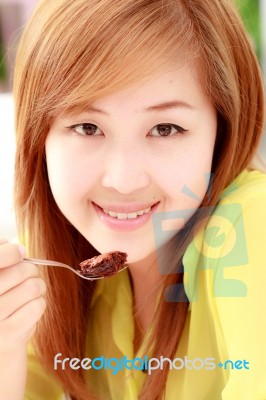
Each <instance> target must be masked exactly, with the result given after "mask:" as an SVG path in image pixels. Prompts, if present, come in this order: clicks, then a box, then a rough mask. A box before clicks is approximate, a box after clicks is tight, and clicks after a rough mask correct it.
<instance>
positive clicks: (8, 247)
mask: <svg viewBox="0 0 266 400" xmlns="http://www.w3.org/2000/svg"><path fill="white" fill-rule="evenodd" d="M22 258H23V256H22V255H21V252H20V250H19V246H18V245H17V244H14V243H6V244H2V245H1V246H0V268H6V267H9V266H11V265H14V264H18V263H19V262H20V261H22Z"/></svg>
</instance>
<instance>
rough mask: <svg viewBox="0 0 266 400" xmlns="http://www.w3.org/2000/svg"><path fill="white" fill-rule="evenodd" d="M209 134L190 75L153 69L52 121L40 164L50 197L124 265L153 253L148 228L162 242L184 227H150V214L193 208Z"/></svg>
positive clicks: (211, 113)
mask: <svg viewBox="0 0 266 400" xmlns="http://www.w3.org/2000/svg"><path fill="white" fill-rule="evenodd" d="M216 128H217V117H216V110H215V108H214V106H213V105H212V103H211V102H210V100H209V98H208V97H207V96H206V95H205V94H204V91H203V89H202V87H201V85H200V82H199V78H198V75H197V73H196V69H195V68H194V67H193V66H191V65H184V66H182V67H180V68H176V69H173V68H170V67H169V69H167V70H164V71H159V72H158V74H155V75H154V76H152V77H151V78H150V79H149V80H145V81H143V82H140V83H139V85H135V86H132V87H131V88H129V89H126V90H123V91H121V92H117V93H115V94H112V95H110V96H108V97H105V98H101V99H99V100H98V101H96V102H95V103H93V104H91V105H88V109H87V110H84V112H82V113H80V114H78V115H76V116H74V117H73V116H69V115H65V116H64V117H63V118H56V119H55V120H54V122H53V124H52V126H51V129H50V131H49V134H48V136H47V140H46V159H47V168H48V175H49V181H50V186H51V190H52V193H53V196H54V198H55V201H56V203H57V204H58V206H59V208H60V210H61V211H62V213H63V214H64V215H65V217H66V218H67V219H68V220H69V221H70V222H71V224H72V225H74V226H75V228H76V229H77V230H78V231H79V232H80V233H81V234H82V235H83V236H84V237H85V238H86V239H87V240H88V241H89V242H90V243H91V244H92V245H93V246H94V247H95V248H96V249H97V250H98V251H99V252H100V253H104V252H108V251H114V250H120V251H124V252H126V253H127V254H128V262H129V263H132V262H136V261H139V260H142V259H144V258H146V257H148V256H149V255H151V254H153V253H154V251H155V248H156V246H155V230H156V235H157V237H156V239H157V241H158V237H159V239H160V237H161V238H162V239H161V244H162V243H163V242H164V241H165V240H168V239H169V238H171V237H172V236H174V234H175V233H176V232H177V230H178V229H180V228H181V227H182V226H183V225H184V223H185V221H184V219H182V218H180V217H179V218H177V217H176V216H174V213H170V214H168V217H167V218H165V221H162V223H161V225H160V227H158V226H157V225H156V226H154V225H153V221H154V218H153V217H154V215H155V214H156V213H165V212H169V211H170V212H175V211H179V212H182V210H186V209H190V210H191V211H190V213H189V214H190V215H192V214H193V213H194V212H195V211H196V209H197V208H198V207H199V205H200V203H201V201H202V199H203V197H204V195H205V193H206V191H207V187H208V182H209V181H208V177H209V176H210V172H211V164H212V156H213V150H214V144H215V138H216ZM143 211H145V212H144V214H143ZM137 212H139V214H142V215H137ZM169 215H170V218H169ZM155 228H156V229H155ZM166 231H167V234H165V232H166ZM163 232H164V233H163ZM166 238H167V239H166ZM157 245H158V243H157Z"/></svg>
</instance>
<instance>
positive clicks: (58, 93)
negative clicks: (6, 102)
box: [32, 0, 200, 117]
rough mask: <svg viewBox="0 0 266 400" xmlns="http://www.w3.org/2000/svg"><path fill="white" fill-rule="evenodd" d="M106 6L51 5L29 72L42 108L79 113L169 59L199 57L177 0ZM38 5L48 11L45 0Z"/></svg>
mask: <svg viewBox="0 0 266 400" xmlns="http://www.w3.org/2000/svg"><path fill="white" fill-rule="evenodd" d="M55 3H57V2H55ZM106 4H107V5H108V6H107V7H106V8H104V7H103V5H101V7H100V6H99V3H98V2H97V1H89V2H88V1H84V0H82V1H81V0H78V1H75V2H68V3H66V4H65V7H64V8H63V10H62V8H61V7H60V1H59V2H58V7H57V6H56V5H55V4H53V8H54V10H53V23H52V24H46V25H45V26H43V27H42V28H43V29H42V30H40V40H39V43H40V44H41V45H40V46H39V47H38V48H37V46H36V47H35V49H34V53H35V54H34V56H35V60H36V61H35V62H34V67H33V68H32V74H35V75H36V74H38V78H36V79H38V80H39V81H40V79H41V81H42V85H41V86H42V87H41V88H40V91H41V90H42V93H40V94H39V96H38V103H37V104H35V105H36V107H37V109H38V110H39V111H40V112H42V113H43V112H44V113H45V114H48V115H49V116H51V117H53V116H54V115H57V116H58V115H59V114H65V113H77V112H80V111H83V110H85V109H86V108H87V106H88V104H91V103H92V102H94V101H95V100H96V99H99V98H100V97H103V96H107V95H110V94H112V93H114V92H116V91H119V90H120V89H125V88H127V87H129V86H131V85H134V84H135V83H137V82H139V81H141V80H143V79H145V78H148V77H149V76H150V75H151V74H154V73H155V72H156V71H158V70H159V69H160V68H163V67H164V66H165V65H169V63H170V64H171V65H173V66H178V65H180V64H183V63H184V54H185V55H186V57H185V58H186V61H188V57H189V58H194V57H196V56H198V55H199V48H200V46H199V44H198V42H197V40H196V39H195V37H196V35H195V32H194V30H193V26H192V24H191V22H190V19H189V18H185V17H184V10H183V9H181V5H180V4H179V3H176V2H173V3H168V4H163V3H162V2H161V0H160V1H150V2H145V3H144V2H143V1H136V2H132V1H131V0H130V1H127V0H123V1H121V0H113V1H112V4H110V2H107V3H106ZM42 6H43V10H44V9H45V8H46V9H47V2H43V3H42ZM49 14H51V10H50V11H49ZM40 15H42V13H40ZM141 15H142V16H143V17H142V18H140V16H141ZM177 21H180V22H179V23H178V24H177ZM35 24H36V15H35ZM44 38H45V39H44ZM35 43H36V40H35ZM37 44H38V43H37Z"/></svg>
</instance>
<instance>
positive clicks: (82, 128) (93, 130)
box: [68, 123, 101, 136]
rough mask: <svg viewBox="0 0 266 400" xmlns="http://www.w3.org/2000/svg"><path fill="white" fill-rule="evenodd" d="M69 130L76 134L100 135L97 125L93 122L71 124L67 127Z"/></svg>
mask: <svg viewBox="0 0 266 400" xmlns="http://www.w3.org/2000/svg"><path fill="white" fill-rule="evenodd" d="M68 129H70V130H71V131H73V132H75V133H77V134H78V135H82V136H100V135H101V130H100V129H99V128H98V126H96V125H94V124H89V123H84V124H77V125H71V126H69V127H68Z"/></svg>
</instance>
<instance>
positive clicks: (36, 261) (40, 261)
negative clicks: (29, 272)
mask: <svg viewBox="0 0 266 400" xmlns="http://www.w3.org/2000/svg"><path fill="white" fill-rule="evenodd" d="M23 261H25V262H28V263H31V264H35V265H36V264H37V265H47V266H50V267H61V268H67V269H69V270H70V271H72V272H74V274H76V275H78V276H79V277H80V278H83V279H87V280H89V281H95V280H98V279H102V277H101V276H100V277H94V276H93V277H90V276H83V275H82V274H81V273H80V272H78V271H76V270H75V269H74V268H72V267H70V266H69V265H67V264H63V263H61V262H58V261H51V260H43V259H40V258H26V257H25V258H23Z"/></svg>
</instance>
